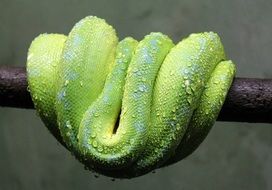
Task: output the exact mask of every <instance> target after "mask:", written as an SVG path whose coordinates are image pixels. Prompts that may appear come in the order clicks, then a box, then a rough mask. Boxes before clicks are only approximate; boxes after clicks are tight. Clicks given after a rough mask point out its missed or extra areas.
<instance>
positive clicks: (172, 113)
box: [27, 16, 235, 178]
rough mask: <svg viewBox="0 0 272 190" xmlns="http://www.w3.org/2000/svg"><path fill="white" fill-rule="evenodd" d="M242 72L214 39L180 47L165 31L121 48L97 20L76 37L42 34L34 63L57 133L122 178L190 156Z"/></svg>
mask: <svg viewBox="0 0 272 190" xmlns="http://www.w3.org/2000/svg"><path fill="white" fill-rule="evenodd" d="M234 75H235V65H234V64H233V63H232V61H230V60H226V57H225V53H224V48H223V45H222V43H221V41H220V38H219V36H218V35H217V34H216V33H214V32H204V33H198V34H191V35H189V37H187V38H185V39H183V40H181V41H180V42H179V43H178V44H176V45H174V43H173V42H172V40H171V39H170V38H169V37H168V36H166V35H164V34H162V33H159V32H152V33H150V34H149V35H146V36H145V37H144V39H142V40H141V41H140V42H138V41H136V40H135V39H133V38H132V37H127V38H125V39H123V40H121V41H120V42H118V37H117V35H116V32H115V30H114V29H113V27H112V26H110V25H109V24H107V23H106V21H105V20H103V19H100V18H97V17H94V16H88V17H85V18H84V19H82V20H81V21H79V22H78V23H77V24H76V25H75V26H74V27H73V29H72V30H71V32H70V33H69V35H68V36H65V35H62V34H42V35H40V36H38V37H37V38H35V40H33V42H32V43H31V46H30V48H29V51H28V58H27V77H28V84H29V90H30V93H31V96H32V100H33V102H34V105H35V108H36V110H37V111H38V114H39V115H40V117H41V119H42V120H43V122H44V123H45V125H46V126H47V128H48V129H49V131H50V132H51V133H52V134H53V135H54V136H55V137H56V138H57V139H58V140H59V141H60V142H61V143H62V144H63V145H64V146H65V147H67V148H68V149H69V150H70V151H71V152H72V153H73V154H74V155H75V156H76V158H78V159H79V160H80V161H81V162H82V163H84V164H85V165H86V167H87V168H89V169H90V170H93V171H95V172H98V173H101V174H104V175H107V176H112V177H120V178H131V177H135V176H140V175H143V174H145V173H148V172H150V171H152V170H154V169H156V168H159V167H162V166H165V165H168V164H172V163H174V162H177V161H178V160H181V159H182V158H184V157H186V156H188V155H189V154H191V153H192V152H193V151H194V150H195V149H196V148H197V147H198V146H199V145H200V143H201V142H202V141H203V140H204V138H205V137H206V135H207V134H208V132H209V130H210V128H211V127H212V126H213V124H214V122H215V120H216V118H217V116H218V113H219V112H220V109H221V107H222V105H223V103H224V100H225V97H226V94H227V92H228V89H229V87H230V85H231V83H232V80H233V77H234Z"/></svg>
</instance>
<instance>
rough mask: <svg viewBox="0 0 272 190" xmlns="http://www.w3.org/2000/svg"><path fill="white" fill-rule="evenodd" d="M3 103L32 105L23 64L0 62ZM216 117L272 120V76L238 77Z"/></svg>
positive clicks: (235, 119) (0, 101) (220, 118)
mask: <svg viewBox="0 0 272 190" xmlns="http://www.w3.org/2000/svg"><path fill="white" fill-rule="evenodd" d="M0 106H4V107H16V108H27V109H31V108H33V102H32V100H31V97H30V94H29V92H28V91H27V79H26V70H25V68H24V67H8V66H0ZM217 120H218V121H238V122H252V123H272V79H250V78H235V79H234V81H233V84H232V86H231V88H230V90H229V93H228V95H227V98H226V101H225V103H224V105H223V108H222V110H221V112H220V114H219V117H218V119H217Z"/></svg>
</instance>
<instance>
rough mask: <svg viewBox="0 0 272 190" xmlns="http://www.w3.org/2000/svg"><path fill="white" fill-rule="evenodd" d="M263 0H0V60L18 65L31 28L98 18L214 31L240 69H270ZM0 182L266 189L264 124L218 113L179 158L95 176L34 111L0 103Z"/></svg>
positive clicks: (268, 165)
mask: <svg viewBox="0 0 272 190" xmlns="http://www.w3.org/2000/svg"><path fill="white" fill-rule="evenodd" d="M271 10H272V1H268V0H258V1H256V0H228V1H226V0H206V1H197V0H181V1H178V0H175V1H171V0H168V1H166V0H164V1H163V0H158V1H155V0H150V1H147V0H145V1H144V0H137V1H128V0H127V1H125V0H114V1H105V0H69V1H68V0H58V1H56V0H46V1H38V0H12V1H9V0H0V64H13V65H21V66H24V65H25V60H26V55H27V49H28V47H29V45H30V43H31V41H32V39H33V38H34V37H36V36H37V35H39V34H40V33H45V32H47V33H65V34H67V33H68V32H69V30H70V29H71V28H72V26H73V25H74V24H75V23H76V22H77V21H78V20H80V19H81V18H83V17H85V16H87V15H96V16H99V17H102V18H105V19H106V20H107V21H108V23H110V24H112V25H113V26H114V27H115V28H116V30H117V31H118V35H119V37H120V39H121V38H124V37H125V36H129V35H131V36H133V37H135V38H137V39H141V38H142V37H143V36H144V35H146V34H148V33H149V32H152V31H161V32H163V33H165V34H167V35H169V36H170V37H171V38H172V39H173V40H174V41H175V42H177V41H179V40H180V39H182V38H183V37H185V36H187V35H188V34H190V33H192V32H201V31H210V30H212V31H215V32H217V33H219V35H220V36H221V39H222V41H223V44H224V46H225V49H226V52H227V54H228V55H229V57H230V58H231V59H233V60H234V62H235V63H236V64H237V68H238V72H237V75H238V76H239V77H258V78H272V65H271V64H272V63H271V58H270V56H271V51H272V38H271V33H272V19H271V18H272V11H271ZM0 170H1V171H0V189H1V190H2V189H28V190H30V189H35V190H39V189H66V190H68V189H83V188H87V189H108V188H111V189H112V190H114V189H118V190H122V189H156V190H160V189H168V190H170V189H202V190H206V189H207V190H210V189H247V190H251V189H254V190H255V189H268V190H271V189H272V180H271V179H272V126H271V124H247V123H224V122H217V123H216V125H215V126H214V128H213V129H212V131H211V133H210V134H209V136H208V137H207V139H206V140H205V142H204V143H203V144H202V145H201V146H200V147H199V148H198V149H197V151H196V152H195V153H194V154H192V155H191V156H190V157H188V158H187V159H185V160H183V161H181V162H179V163H177V164H175V165H173V166H170V167H167V168H164V169H160V170H157V171H156V173H155V174H154V173H152V174H148V175H145V176H143V177H139V178H136V179H132V180H116V181H111V179H110V178H106V177H103V176H100V177H99V178H95V177H94V175H93V174H92V173H90V172H89V171H85V170H84V167H83V165H81V164H80V163H79V162H78V161H77V160H75V159H74V158H73V157H72V156H71V154H70V153H69V152H68V151H67V150H66V149H65V148H63V147H62V146H61V145H59V144H58V143H57V141H56V140H55V139H54V138H53V137H52V136H51V135H50V134H49V132H48V131H47V129H46V128H45V127H44V125H43V124H42V122H41V121H40V119H39V118H38V116H37V115H36V114H35V111H34V110H23V109H11V108H0Z"/></svg>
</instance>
